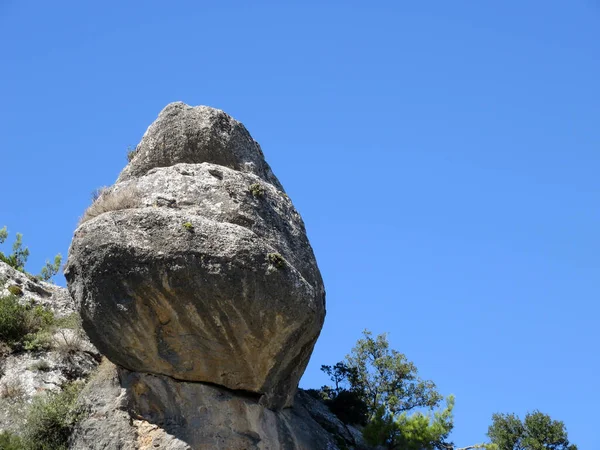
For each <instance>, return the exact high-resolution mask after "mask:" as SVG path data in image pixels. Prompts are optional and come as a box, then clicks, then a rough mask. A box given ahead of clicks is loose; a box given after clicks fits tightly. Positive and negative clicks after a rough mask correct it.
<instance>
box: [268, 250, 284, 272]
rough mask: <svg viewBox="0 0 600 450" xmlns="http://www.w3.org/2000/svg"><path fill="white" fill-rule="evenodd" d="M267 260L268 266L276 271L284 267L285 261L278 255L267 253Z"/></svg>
mask: <svg viewBox="0 0 600 450" xmlns="http://www.w3.org/2000/svg"><path fill="white" fill-rule="evenodd" d="M267 260H268V261H269V264H271V265H272V266H273V267H277V268H278V269H283V268H284V267H285V259H283V256H281V255H280V254H279V253H267Z"/></svg>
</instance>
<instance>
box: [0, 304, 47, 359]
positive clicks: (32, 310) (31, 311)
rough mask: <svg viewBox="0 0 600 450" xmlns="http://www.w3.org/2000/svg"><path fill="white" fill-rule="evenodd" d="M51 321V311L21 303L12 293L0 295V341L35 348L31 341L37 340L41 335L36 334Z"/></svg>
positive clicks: (9, 344)
mask: <svg viewBox="0 0 600 450" xmlns="http://www.w3.org/2000/svg"><path fill="white" fill-rule="evenodd" d="M53 322H54V314H53V313H52V311H49V310H46V309H45V308H43V307H42V306H39V305H38V306H34V305H33V304H31V303H29V304H25V305H23V304H21V303H19V301H18V299H17V297H16V296H14V295H9V296H7V297H0V343H4V344H6V345H8V346H11V347H12V346H14V345H17V346H25V347H26V350H35V349H37V348H34V347H36V346H35V345H33V346H32V344H31V343H32V342H35V341H39V340H40V338H41V336H38V335H40V334H41V333H42V332H43V330H45V329H47V328H49V326H50V325H52V323H53ZM27 347H30V348H27Z"/></svg>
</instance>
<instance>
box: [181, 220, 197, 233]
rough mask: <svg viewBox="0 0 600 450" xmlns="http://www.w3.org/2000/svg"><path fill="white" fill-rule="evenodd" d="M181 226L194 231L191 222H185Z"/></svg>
mask: <svg viewBox="0 0 600 450" xmlns="http://www.w3.org/2000/svg"><path fill="white" fill-rule="evenodd" d="M182 226H183V228H185V229H186V230H188V231H194V225H193V224H192V222H185V223H184V224H183V225H182Z"/></svg>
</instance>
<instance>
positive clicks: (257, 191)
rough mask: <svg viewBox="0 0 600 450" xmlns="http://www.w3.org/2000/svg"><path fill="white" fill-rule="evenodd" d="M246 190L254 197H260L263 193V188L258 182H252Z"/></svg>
mask: <svg viewBox="0 0 600 450" xmlns="http://www.w3.org/2000/svg"><path fill="white" fill-rule="evenodd" d="M248 190H249V191H250V193H251V194H252V196H253V197H255V198H261V197H264V195H265V188H264V187H262V185H261V184H260V183H254V184H251V185H250V186H248Z"/></svg>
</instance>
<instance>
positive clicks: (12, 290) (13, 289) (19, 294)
mask: <svg viewBox="0 0 600 450" xmlns="http://www.w3.org/2000/svg"><path fill="white" fill-rule="evenodd" d="M6 289H8V292H10V293H11V294H12V295H15V296H17V297H22V296H23V289H21V288H20V287H19V286H17V285H16V284H12V285H10V286H9V287H7V288H6Z"/></svg>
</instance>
